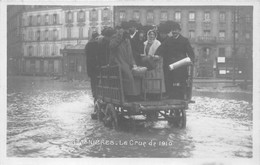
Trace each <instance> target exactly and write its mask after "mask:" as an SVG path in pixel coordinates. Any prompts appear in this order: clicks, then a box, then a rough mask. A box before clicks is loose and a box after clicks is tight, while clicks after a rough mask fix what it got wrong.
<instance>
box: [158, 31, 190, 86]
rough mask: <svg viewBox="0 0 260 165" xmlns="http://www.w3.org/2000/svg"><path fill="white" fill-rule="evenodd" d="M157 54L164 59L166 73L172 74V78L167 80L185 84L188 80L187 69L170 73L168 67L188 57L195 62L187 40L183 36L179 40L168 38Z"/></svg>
mask: <svg viewBox="0 0 260 165" xmlns="http://www.w3.org/2000/svg"><path fill="white" fill-rule="evenodd" d="M156 53H157V54H159V55H161V56H162V57H163V61H164V64H163V68H164V71H165V72H167V73H170V75H171V76H170V77H169V76H168V77H167V79H168V78H170V79H174V82H183V81H185V80H186V78H187V76H188V71H187V67H181V68H178V69H176V70H173V71H169V69H168V66H169V65H170V64H172V63H174V62H177V61H179V60H181V59H183V58H185V57H187V56H188V57H190V59H191V61H193V62H194V58H195V55H194V52H193V49H192V47H191V45H190V42H189V40H188V39H187V38H185V37H183V36H182V35H179V36H178V38H177V39H176V38H174V37H167V38H166V39H165V40H164V42H163V43H162V44H161V46H160V47H159V48H158V50H157V52H156ZM167 73H166V74H167ZM165 78H166V77H165Z"/></svg>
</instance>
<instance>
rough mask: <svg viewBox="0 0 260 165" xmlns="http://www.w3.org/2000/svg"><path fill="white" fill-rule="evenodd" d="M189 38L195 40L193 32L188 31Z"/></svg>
mask: <svg viewBox="0 0 260 165" xmlns="http://www.w3.org/2000/svg"><path fill="white" fill-rule="evenodd" d="M189 38H190V39H194V38H195V31H194V30H189Z"/></svg>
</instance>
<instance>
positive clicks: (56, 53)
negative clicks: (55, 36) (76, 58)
mask: <svg viewBox="0 0 260 165" xmlns="http://www.w3.org/2000/svg"><path fill="white" fill-rule="evenodd" d="M53 54H54V55H58V47H57V45H56V44H54V45H53Z"/></svg>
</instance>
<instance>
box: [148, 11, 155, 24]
mask: <svg viewBox="0 0 260 165" xmlns="http://www.w3.org/2000/svg"><path fill="white" fill-rule="evenodd" d="M153 19H154V15H153V11H148V12H147V16H146V20H147V23H150V24H152V23H153Z"/></svg>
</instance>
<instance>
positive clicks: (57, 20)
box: [56, 14, 60, 24]
mask: <svg viewBox="0 0 260 165" xmlns="http://www.w3.org/2000/svg"><path fill="white" fill-rule="evenodd" d="M59 21H60V19H59V14H57V18H56V23H57V24H59V23H60V22H59Z"/></svg>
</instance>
